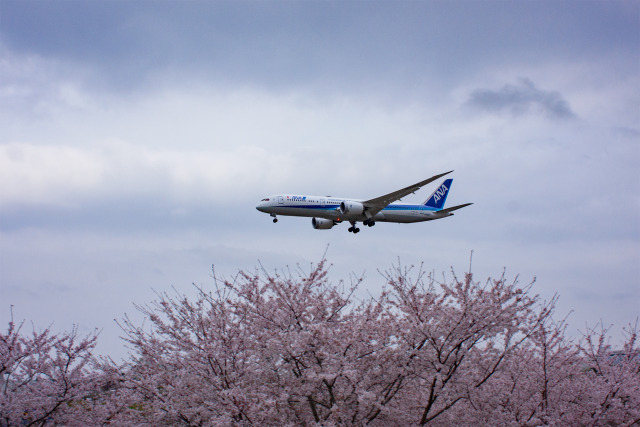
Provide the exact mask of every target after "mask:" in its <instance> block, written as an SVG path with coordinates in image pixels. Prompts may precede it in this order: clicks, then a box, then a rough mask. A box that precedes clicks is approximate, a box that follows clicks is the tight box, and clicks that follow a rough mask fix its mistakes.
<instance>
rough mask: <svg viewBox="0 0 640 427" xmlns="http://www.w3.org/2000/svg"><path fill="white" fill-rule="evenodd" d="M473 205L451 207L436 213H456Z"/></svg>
mask: <svg viewBox="0 0 640 427" xmlns="http://www.w3.org/2000/svg"><path fill="white" fill-rule="evenodd" d="M472 204H473V203H465V204H464V205H458V206H453V207H451V208H447V209H442V210H441V211H438V212H437V213H438V214H443V213H449V212H453V211H456V210H458V209H462V208H464V207H467V206H469V205H472Z"/></svg>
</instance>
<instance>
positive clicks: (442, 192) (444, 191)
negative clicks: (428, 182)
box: [433, 184, 449, 203]
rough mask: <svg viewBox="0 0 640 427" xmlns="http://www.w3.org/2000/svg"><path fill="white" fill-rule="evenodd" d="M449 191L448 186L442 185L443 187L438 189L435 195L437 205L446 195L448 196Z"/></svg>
mask: <svg viewBox="0 0 640 427" xmlns="http://www.w3.org/2000/svg"><path fill="white" fill-rule="evenodd" d="M448 190H449V189H448V188H447V186H446V185H444V184H442V187H440V188H438V189H437V190H436V191H435V193H433V198H434V200H435V202H436V203H438V201H439V200H440V198H441V197H443V196H444V195H445V194H447V191H448Z"/></svg>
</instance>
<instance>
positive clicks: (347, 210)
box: [338, 200, 364, 218]
mask: <svg viewBox="0 0 640 427" xmlns="http://www.w3.org/2000/svg"><path fill="white" fill-rule="evenodd" d="M338 212H340V214H341V215H344V216H345V217H346V218H358V217H359V216H360V215H362V214H363V213H364V205H363V204H362V203H359V202H354V201H351V200H345V201H344V202H341V203H340V206H339V207H338Z"/></svg>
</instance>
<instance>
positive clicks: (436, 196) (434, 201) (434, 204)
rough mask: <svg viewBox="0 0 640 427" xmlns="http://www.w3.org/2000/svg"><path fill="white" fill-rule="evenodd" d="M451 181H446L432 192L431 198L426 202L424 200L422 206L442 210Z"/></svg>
mask: <svg viewBox="0 0 640 427" xmlns="http://www.w3.org/2000/svg"><path fill="white" fill-rule="evenodd" d="M452 182H453V179H451V178H449V179H446V180H445V181H444V182H443V183H442V184H440V186H439V187H438V188H436V191H434V192H433V194H432V195H431V196H429V198H428V199H427V200H425V202H424V205H425V206H427V207H430V208H434V209H442V208H443V207H444V202H446V201H447V195H448V194H449V189H451V183H452Z"/></svg>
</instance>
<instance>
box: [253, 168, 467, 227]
mask: <svg viewBox="0 0 640 427" xmlns="http://www.w3.org/2000/svg"><path fill="white" fill-rule="evenodd" d="M451 172H453V171H449V172H445V173H441V174H439V175H435V176H432V177H431V178H429V179H425V180H424V181H420V182H418V183H415V184H413V185H410V186H408V187H405V188H402V189H400V190H396V191H393V192H391V193H389V194H385V195H384V196H380V197H376V198H374V199H369V200H358V199H346V198H340V197H332V196H325V197H323V196H304V195H293V194H277V195H275V196H269V197H265V198H264V199H262V200H261V201H260V203H258V206H256V209H257V210H259V211H260V212H265V213H268V214H269V215H271V216H272V217H273V222H274V223H275V222H278V217H277V216H278V215H283V216H302V217H311V225H312V226H313V228H314V229H316V230H329V229H330V228H333V226H334V225H336V224H339V223H341V222H343V221H348V222H349V223H350V224H351V227H349V229H348V231H349V232H350V233H354V234H356V233H358V232H359V231H360V228H358V227H357V226H356V224H357V223H358V222H362V224H363V225H364V226H368V227H373V226H374V225H375V224H376V222H397V223H412V222H423V221H432V220H434V219H440V218H445V217H448V216H451V215H453V211H455V210H458V209H461V208H464V207H465V206H469V205H472V204H473V203H465V204H463V205H458V206H453V207H451V208H447V209H444V203H445V201H446V200H447V195H448V194H449V190H450V188H451V183H452V182H453V179H450V178H449V179H446V180H445V181H443V182H442V184H440V185H439V186H438V188H437V189H436V190H435V191H434V192H433V194H431V196H429V198H428V199H427V200H426V201H425V202H424V203H423V204H421V205H411V204H404V203H397V201H399V200H400V199H402V198H403V197H405V196H407V195H409V194H412V193H415V192H416V191H418V190H419V189H420V188H422V187H424V186H425V185H427V184H429V183H431V182H433V181H435V180H437V179H439V178H441V177H443V176H445V175H447V174H450V173H451Z"/></svg>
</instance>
